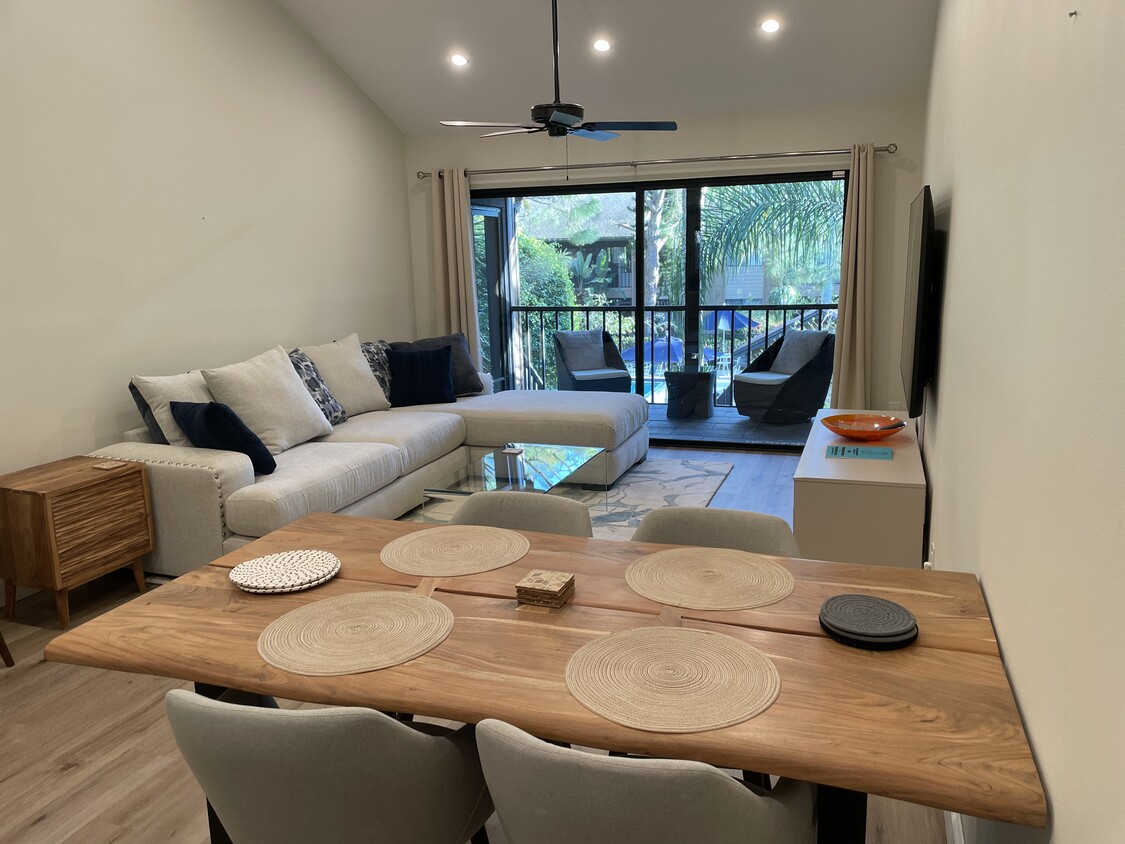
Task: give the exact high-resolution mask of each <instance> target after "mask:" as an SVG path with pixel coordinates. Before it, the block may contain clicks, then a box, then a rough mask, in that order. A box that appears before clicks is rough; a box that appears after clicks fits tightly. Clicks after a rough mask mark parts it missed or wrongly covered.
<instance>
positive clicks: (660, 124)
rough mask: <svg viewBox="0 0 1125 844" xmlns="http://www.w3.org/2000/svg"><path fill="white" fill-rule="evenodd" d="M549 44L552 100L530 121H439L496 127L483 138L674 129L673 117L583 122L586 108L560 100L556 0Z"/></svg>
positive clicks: (604, 136)
mask: <svg viewBox="0 0 1125 844" xmlns="http://www.w3.org/2000/svg"><path fill="white" fill-rule="evenodd" d="M551 30H552V47H553V54H552V58H553V59H554V65H555V101H554V102H551V103H540V104H539V105H536V106H532V107H531V122H530V123H493V122H489V121H479V120H442V121H441V125H442V126H473V127H476V128H479V129H499V130H500V131H498V132H487V133H485V134H483V135H481V137H482V138H494V137H496V136H497V135H525V134H526V135H531V134H534V133H535V132H546V133H547V134H548V135H550V136H551V137H552V138H559V137H562V136H564V135H574V136H575V137H578V138H590V139H591V140H594V141H608V140H611V139H612V138H616V137H618V134H617V133H618V132H675V131H676V123H675V121H672V120H642V121H622V120H611V121H606V120H599V121H589V122H587V121H584V117H585V113H586V111H585V109H584V108H582V106H580V105H578V104H577V103H564V102H560V100H561V97H560V95H559V10H558V0H551Z"/></svg>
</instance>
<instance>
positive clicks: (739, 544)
mask: <svg viewBox="0 0 1125 844" xmlns="http://www.w3.org/2000/svg"><path fill="white" fill-rule="evenodd" d="M633 539H634V541H636V542H662V543H664V544H666V545H703V546H705V547H708V548H735V549H737V550H739V551H750V552H752V553H755V554H773V555H775V556H778V557H799V556H801V552H800V549H799V548H798V547H797V540H796V539H795V538H794V536H793V531H792V529H791V528H790V527H789V524H788V523H787V522H786V521H785V520H784V519H779V518H778V517H777V516H770V515H767V514H765V513H753V512H750V511H749V510H723V509H721V508H713V507H664V508H661V509H659V510H650V511H649V512H647V513H645V515H644V516H643V517H642V518H641V523H640V525H638V526H637V530H636V533H634V534H633Z"/></svg>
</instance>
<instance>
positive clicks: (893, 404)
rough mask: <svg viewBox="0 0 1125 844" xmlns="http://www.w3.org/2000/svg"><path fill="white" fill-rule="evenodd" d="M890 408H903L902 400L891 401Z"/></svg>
mask: <svg viewBox="0 0 1125 844" xmlns="http://www.w3.org/2000/svg"><path fill="white" fill-rule="evenodd" d="M888 409H889V410H902V402H900V401H893V402H891V403H890V405H889V407H888Z"/></svg>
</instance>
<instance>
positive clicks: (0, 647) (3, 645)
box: [0, 633, 16, 668]
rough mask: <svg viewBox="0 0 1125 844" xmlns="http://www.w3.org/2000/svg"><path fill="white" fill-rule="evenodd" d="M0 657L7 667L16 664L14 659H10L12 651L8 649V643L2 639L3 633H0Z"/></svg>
mask: <svg viewBox="0 0 1125 844" xmlns="http://www.w3.org/2000/svg"><path fill="white" fill-rule="evenodd" d="M0 659H3V660H4V664H5V665H6V666H8V667H9V668H11V667H12V666H13V665H15V664H16V661H15V660H14V659H12V652H11V651H10V650H8V643H7V642H5V641H4V634H3V633H0Z"/></svg>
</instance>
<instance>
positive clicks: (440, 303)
mask: <svg viewBox="0 0 1125 844" xmlns="http://www.w3.org/2000/svg"><path fill="white" fill-rule="evenodd" d="M431 182H432V184H431V187H430V194H431V197H432V198H433V219H432V223H433V233H434V317H435V320H436V323H437V326H436V327H437V330H438V332H439V333H445V334H452V333H453V332H456V331H462V332H464V334H465V336H466V337H467V338H468V339H469V352H470V353H471V354H472V356H473V360H474V362H475V363H476V364H477V368H478V369H479V368H480V326H479V325H478V324H477V294H476V282H475V281H474V279H473V236H472V227H473V219H472V211H471V209H470V207H469V180H468V178H467V177H466V176H465V170H464V169H463V168H461V167H446V168H444V169H443V170H442V171H441V176H440V177H439V176H438V173H434V176H433V179H431Z"/></svg>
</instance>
